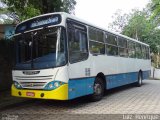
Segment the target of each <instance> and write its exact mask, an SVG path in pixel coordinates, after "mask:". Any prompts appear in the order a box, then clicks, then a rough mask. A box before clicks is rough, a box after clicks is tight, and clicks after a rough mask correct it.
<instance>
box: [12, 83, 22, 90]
mask: <svg viewBox="0 0 160 120" xmlns="http://www.w3.org/2000/svg"><path fill="white" fill-rule="evenodd" d="M13 84H14V86H15V87H16V88H17V89H20V88H22V86H21V85H20V84H19V83H18V82H16V81H14V82H13Z"/></svg>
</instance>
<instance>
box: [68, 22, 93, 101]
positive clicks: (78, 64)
mask: <svg viewBox="0 0 160 120" xmlns="http://www.w3.org/2000/svg"><path fill="white" fill-rule="evenodd" d="M67 32H68V51H69V57H68V58H69V68H68V72H69V78H70V79H69V98H70V99H72V98H75V97H79V96H83V95H87V94H90V92H91V91H92V90H89V89H88V87H89V85H88V84H87V82H88V81H90V79H89V78H88V77H89V76H90V63H89V62H88V60H87V59H88V56H89V53H88V44H87V43H88V42H87V28H86V26H85V25H82V24H80V23H77V22H73V21H68V22H67ZM90 89H92V88H91V87H90Z"/></svg>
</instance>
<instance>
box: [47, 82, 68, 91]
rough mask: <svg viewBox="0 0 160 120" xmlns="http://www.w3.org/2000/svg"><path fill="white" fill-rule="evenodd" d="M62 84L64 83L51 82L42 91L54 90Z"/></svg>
mask: <svg viewBox="0 0 160 120" xmlns="http://www.w3.org/2000/svg"><path fill="white" fill-rule="evenodd" d="M63 84H65V83H64V82H60V81H52V82H49V83H48V84H47V85H46V86H45V88H44V90H54V89H56V88H58V87H59V86H61V85H63Z"/></svg>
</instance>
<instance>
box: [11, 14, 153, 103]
mask: <svg viewBox="0 0 160 120" xmlns="http://www.w3.org/2000/svg"><path fill="white" fill-rule="evenodd" d="M13 39H14V41H15V49H16V50H15V51H16V64H15V66H14V68H13V70H12V78H13V84H12V88H11V94H12V96H17V97H27V98H39V99H54V100H71V99H74V98H78V97H81V96H90V98H91V100H93V101H98V100H101V99H102V98H103V95H104V92H105V90H108V89H112V88H115V87H119V86H123V85H127V84H131V83H134V85H137V86H141V85H142V80H144V79H147V78H148V77H149V76H150V68H151V60H150V48H149V45H147V44H145V43H143V42H140V41H137V40H135V39H132V38H129V37H127V36H124V35H121V34H118V33H114V32H111V31H108V30H105V29H102V28H100V27H98V26H96V25H92V24H90V23H88V22H86V21H84V20H81V19H79V18H77V17H75V16H74V15H70V14H67V13H64V12H55V13H49V14H44V15H40V16H37V17H33V18H31V19H28V20H26V21H23V22H21V23H20V24H18V25H17V26H16V29H15V35H14V37H13Z"/></svg>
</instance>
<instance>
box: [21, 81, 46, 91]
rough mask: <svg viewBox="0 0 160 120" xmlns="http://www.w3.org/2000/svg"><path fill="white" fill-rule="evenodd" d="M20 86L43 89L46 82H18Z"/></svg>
mask: <svg viewBox="0 0 160 120" xmlns="http://www.w3.org/2000/svg"><path fill="white" fill-rule="evenodd" d="M20 84H21V86H22V88H29V89H43V88H44V86H45V84H46V82H20Z"/></svg>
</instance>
